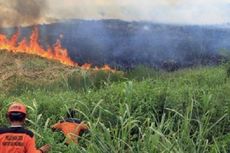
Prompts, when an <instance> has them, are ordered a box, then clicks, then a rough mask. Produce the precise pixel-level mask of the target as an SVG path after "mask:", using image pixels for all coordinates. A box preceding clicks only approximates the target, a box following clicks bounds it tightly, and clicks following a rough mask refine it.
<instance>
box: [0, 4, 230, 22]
mask: <svg viewBox="0 0 230 153" xmlns="http://www.w3.org/2000/svg"><path fill="white" fill-rule="evenodd" d="M73 18H78V19H122V20H129V21H151V22H158V23H169V24H206V25H210V24H224V23H230V0H7V1H6V0H0V24H1V25H0V26H5V25H23V24H36V23H41V22H51V20H52V21H56V19H59V20H61V19H73Z"/></svg>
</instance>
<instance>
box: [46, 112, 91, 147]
mask: <svg viewBox="0 0 230 153" xmlns="http://www.w3.org/2000/svg"><path fill="white" fill-rule="evenodd" d="M75 114H76V111H75V110H72V109H70V110H68V112H67V118H65V119H64V120H61V121H59V122H58V123H56V124H54V125H52V126H51V128H52V129H53V131H55V130H59V131H61V132H62V133H63V134H64V135H65V137H66V142H65V144H66V145H69V144H70V143H75V144H78V137H79V136H81V135H82V133H84V132H87V131H88V126H87V125H86V124H84V123H83V122H82V121H81V120H79V119H76V118H74V116H75Z"/></svg>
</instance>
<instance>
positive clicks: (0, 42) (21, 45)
mask: <svg viewBox="0 0 230 153" xmlns="http://www.w3.org/2000/svg"><path fill="white" fill-rule="evenodd" d="M19 36H20V32H19V30H18V31H17V32H16V33H15V34H13V35H12V36H11V38H8V37H7V35H4V34H0V50H3V51H8V52H13V53H25V54H32V55H37V56H39V57H43V58H46V59H49V60H55V61H59V62H60V63H62V64H64V65H67V66H72V67H79V65H78V63H77V62H75V61H73V60H72V59H71V58H70V57H69V54H68V50H67V49H66V48H64V47H63V46H62V45H61V40H60V39H57V40H56V43H55V44H54V45H52V46H48V47H47V49H45V47H43V46H42V45H41V44H40V43H39V29H38V27H35V28H34V30H33V31H32V33H31V35H30V39H29V41H27V39H26V38H22V40H21V41H19ZM80 67H81V68H82V69H86V70H89V69H93V70H104V71H111V72H115V70H113V69H112V68H111V67H110V66H109V65H104V66H103V67H101V68H99V67H93V66H92V65H91V64H89V63H85V64H83V65H82V66H80Z"/></svg>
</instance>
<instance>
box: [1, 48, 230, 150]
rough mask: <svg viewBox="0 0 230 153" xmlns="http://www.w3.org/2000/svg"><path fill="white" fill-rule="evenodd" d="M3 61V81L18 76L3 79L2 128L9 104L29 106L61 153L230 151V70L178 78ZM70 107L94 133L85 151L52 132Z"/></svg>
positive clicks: (39, 133) (41, 137) (145, 71)
mask: <svg viewBox="0 0 230 153" xmlns="http://www.w3.org/2000/svg"><path fill="white" fill-rule="evenodd" d="M0 56H1V57H0V58H1V63H0V66H1V70H2V73H1V74H0V77H1V79H2V78H4V77H3V76H4V75H5V74H8V73H10V74H11V73H12V74H11V75H12V76H11V75H9V76H11V77H9V78H7V79H5V80H2V85H4V86H2V87H1V91H0V101H1V103H0V124H1V125H5V126H6V125H7V121H6V119H5V112H6V109H7V107H8V105H9V103H10V102H12V101H14V100H22V101H23V102H25V103H26V104H27V105H28V106H29V107H28V109H29V115H28V121H27V125H26V126H27V127H29V128H30V129H32V130H34V131H35V135H36V137H37V144H38V145H41V144H44V143H50V144H51V145H52V147H53V149H52V152H53V153H57V152H63V153H76V152H84V153H88V152H92V153H103V152H104V153H108V152H114V153H117V152H130V153H131V152H136V153H137V152H149V153H154V152H157V153H158V152H172V153H186V152H188V153H205V152H207V153H228V152H230V128H229V125H230V116H229V114H230V92H229V91H230V77H229V76H230V75H229V66H228V65H227V64H225V65H221V66H216V67H200V68H191V69H184V70H180V71H176V72H171V73H169V72H164V71H160V70H155V69H152V68H147V67H143V66H139V67H137V68H136V69H133V70H130V72H124V73H106V72H97V73H96V72H95V73H94V72H92V73H91V72H89V71H84V70H79V69H78V70H77V69H74V68H69V67H65V66H62V65H60V64H58V63H55V62H52V61H46V60H44V59H41V58H37V57H33V58H32V56H26V55H21V54H20V55H18V54H15V55H13V56H12V55H11V54H9V53H4V52H3V53H1V54H0ZM29 59H30V60H29ZM31 59H33V60H31ZM3 72H4V73H3ZM14 72H17V73H14ZM7 76H8V75H7ZM11 79H12V80H11ZM11 85H13V87H12V88H10V90H4V87H5V88H8V87H10V86H11ZM13 89H14V90H13ZM68 108H75V109H76V110H78V111H79V114H78V117H79V118H81V119H83V120H84V121H86V122H87V124H88V125H89V126H90V133H89V134H87V135H84V136H83V137H82V138H81V140H80V144H79V145H78V146H76V145H70V146H69V147H67V146H65V145H64V144H63V143H60V142H59V141H60V140H61V139H62V137H61V134H59V133H53V132H52V131H51V129H50V128H49V127H50V125H51V124H53V123H55V122H56V121H57V120H58V119H60V118H61V117H64V116H65V112H66V111H67V109H68Z"/></svg>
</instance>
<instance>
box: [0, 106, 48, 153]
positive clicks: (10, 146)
mask: <svg viewBox="0 0 230 153" xmlns="http://www.w3.org/2000/svg"><path fill="white" fill-rule="evenodd" d="M26 115H27V113H26V106H25V105H24V104H23V103H19V102H14V103H12V104H11V105H10V107H9V108H8V112H7V114H6V116H7V119H8V120H9V122H10V127H9V128H0V153H46V152H48V151H49V150H50V145H48V144H46V145H44V146H42V147H41V148H39V149H36V146H35V138H34V134H33V132H31V131H30V130H27V129H25V128H24V127H23V125H24V123H25V119H26Z"/></svg>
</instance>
